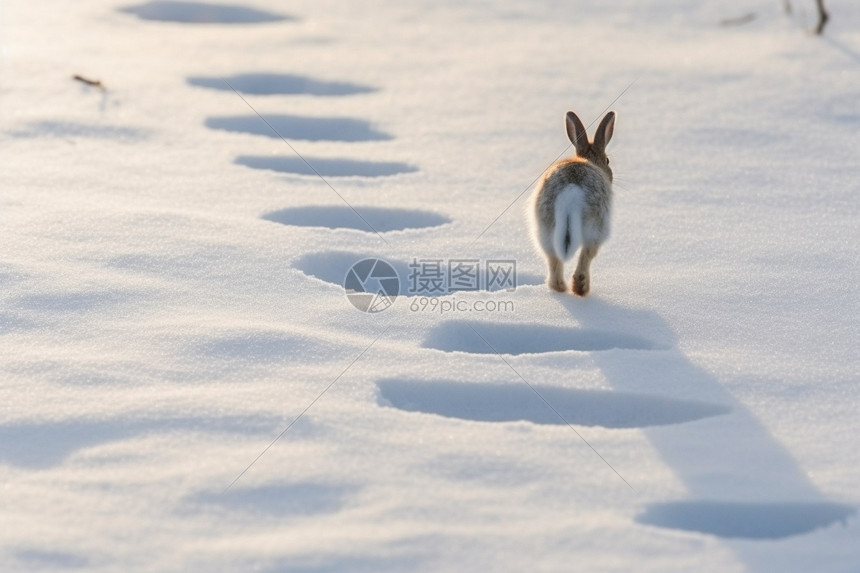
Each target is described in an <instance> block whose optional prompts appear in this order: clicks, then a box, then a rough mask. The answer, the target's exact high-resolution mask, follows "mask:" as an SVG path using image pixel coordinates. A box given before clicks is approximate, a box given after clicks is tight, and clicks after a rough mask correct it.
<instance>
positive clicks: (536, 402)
mask: <svg viewBox="0 0 860 573" xmlns="http://www.w3.org/2000/svg"><path fill="white" fill-rule="evenodd" d="M376 385H377V387H378V390H379V404H380V405H382V406H391V407H394V408H398V409H400V410H405V411H407V412H421V413H425V414H436V415H439V416H445V417H447V418H458V419H461V420H473V421H477V422H514V421H520V420H523V421H527V422H532V423H534V424H553V425H566V424H567V423H570V424H576V425H580V426H601V427H604V428H644V427H647V426H661V425H667V424H681V423H684V422H692V421H694V420H700V419H702V418H708V417H711V416H718V415H721V414H728V413H729V411H730V409H729V408H727V407H725V406H722V405H719V404H713V403H708V402H699V401H692V400H679V399H676V398H669V397H666V396H654V395H649V394H635V393H629V392H615V391H607V390H578V389H573V388H560V387H557V386H535V389H536V390H537V392H538V393H540V396H542V397H543V398H544V399H546V401H547V402H549V403H550V404H552V407H553V408H554V409H555V411H553V409H551V408H550V407H549V406H547V404H546V402H544V401H543V400H541V398H540V396H538V395H537V394H536V393H535V392H534V391H533V390H532V389H531V388H529V387H528V386H527V385H526V384H524V383H522V382H504V383H494V382H489V383H484V382H482V383H469V382H456V381H449V380H398V379H387V380H380V381H378V382H377V383H376ZM556 412H558V414H561V417H559V415H558V414H556ZM562 418H563V419H562Z"/></svg>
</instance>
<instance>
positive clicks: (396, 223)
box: [262, 205, 451, 233]
mask: <svg viewBox="0 0 860 573" xmlns="http://www.w3.org/2000/svg"><path fill="white" fill-rule="evenodd" d="M262 219H264V220H266V221H272V222H273V223H280V224H281V225H291V226H298V227H325V228H328V229H355V230H357V231H365V232H368V233H372V232H373V231H377V232H379V233H386V232H388V231H403V230H405V229H424V228H427V227H437V226H439V225H444V224H446V223H450V222H451V219H449V218H448V217H445V216H444V215H440V214H438V213H433V212H431V211H419V210H417V209H389V208H385V207H367V206H362V205H357V206H355V207H354V208H350V207H347V206H345V205H335V206H316V205H313V206H308V207H291V208H289V209H281V210H280V211H272V212H271V213H266V214H265V215H263V216H262Z"/></svg>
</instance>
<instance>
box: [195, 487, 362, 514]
mask: <svg viewBox="0 0 860 573" xmlns="http://www.w3.org/2000/svg"><path fill="white" fill-rule="evenodd" d="M350 492H351V489H350V488H347V487H343V486H331V485H324V484H318V483H299V484H270V485H264V486H257V487H253V486H251V487H235V488H231V489H230V490H229V491H227V492H223V491H214V492H205V493H199V494H196V495H194V496H191V497H189V498H187V499H186V504H187V505H191V506H194V507H196V508H219V509H223V510H229V511H238V512H244V513H254V514H266V515H272V516H277V517H289V516H303V515H314V514H318V513H331V512H334V511H337V510H339V509H340V508H341V507H343V504H344V500H345V499H346V498H347V496H348V495H349V493H350Z"/></svg>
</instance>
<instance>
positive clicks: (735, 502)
mask: <svg viewBox="0 0 860 573" xmlns="http://www.w3.org/2000/svg"><path fill="white" fill-rule="evenodd" d="M556 296H558V297H559V301H560V304H561V305H562V306H563V307H564V308H565V309H566V310H567V311H568V312H569V313H570V314H571V316H572V317H573V318H574V319H576V321H577V322H578V323H579V324H580V325H581V327H582V328H584V329H592V328H593V329H597V328H606V327H607V325H611V326H612V328H613V329H614V330H617V331H621V332H628V333H635V334H637V335H639V336H642V335H645V336H648V337H651V338H652V339H653V338H656V339H657V340H658V341H659V346H660V347H662V348H668V349H667V350H655V351H641V350H639V351H632V352H630V351H620V352H619V351H613V352H609V353H607V352H594V353H592V356H593V359H594V361H595V363H596V365H597V366H598V367H599V368H600V370H601V371H602V373H603V375H604V376H605V378H606V380H607V381H608V383H609V384H610V385H611V386H612V387H613V388H614V389H616V390H618V391H623V392H651V391H656V392H659V393H661V394H665V395H671V396H674V397H679V398H691V399H699V400H702V399H706V400H708V401H712V402H717V403H720V404H722V405H724V406H726V407H728V408H730V409H731V412H730V413H729V414H728V415H726V416H718V417H713V418H707V419H702V420H698V421H696V422H694V423H693V424H696V425H698V426H697V427H696V426H691V425H687V424H684V425H671V426H653V427H648V428H644V429H643V430H642V431H643V432H644V433H645V435H646V436H647V437H648V439H649V440H650V441H651V443H652V444H653V446H654V448H655V449H656V450H657V452H658V453H659V454H660V456H661V457H662V458H663V460H664V461H665V462H666V463H667V464H668V465H669V467H670V468H672V470H673V471H674V472H675V474H676V475H677V476H678V478H679V479H680V480H681V481H682V482H683V484H684V486H685V488H686V489H687V491H688V492H689V496H690V499H689V500H684V501H668V502H665V503H655V504H650V505H648V506H647V507H646V508H645V510H644V512H643V513H641V514H640V515H639V516H638V517H637V521H638V522H640V523H643V524H648V525H657V526H661V527H669V528H673V529H680V530H686V531H696V532H702V533H708V534H711V535H716V536H718V537H725V538H746V539H777V538H782V537H787V536H789V535H797V534H802V533H807V532H809V531H812V530H814V529H816V528H819V527H824V526H827V525H831V524H832V523H834V522H837V521H844V520H845V519H847V518H848V517H850V516H851V515H853V514H854V508H852V507H850V506H847V505H842V504H838V503H833V502H829V501H827V499H826V498H825V496H824V494H822V493H821V492H820V491H818V489H817V488H816V487H815V485H814V484H813V483H812V482H811V481H810V480H809V478H808V477H807V475H806V472H805V471H804V470H803V469H802V468H801V467H800V466H799V465H798V463H797V461H796V460H795V459H794V458H793V457H792V456H791V454H790V453H789V452H788V451H787V450H786V449H785V448H784V447H783V446H782V445H781V444H780V443H779V442H778V441H777V440H776V439H775V438H774V437H773V436H772V435H771V434H770V433H769V432H768V430H767V429H766V428H765V427H764V425H763V424H762V423H761V422H759V421H758V420H757V419H756V417H755V415H754V414H753V413H752V412H750V411H749V410H748V409H747V408H746V407H744V406H743V404H741V403H740V402H738V401H737V400H736V399H735V398H734V397H733V396H732V395H731V393H729V392H728V391H727V390H726V389H725V388H724V387H723V386H722V384H720V382H719V381H718V380H717V379H716V378H715V377H714V376H713V375H711V374H710V373H708V372H707V371H705V370H704V369H702V368H700V367H698V366H696V365H695V364H693V363H692V362H691V361H690V360H689V359H688V358H687V356H686V355H685V354H684V353H683V352H682V351H681V350H680V349H678V347H677V337H676V335H675V333H674V332H673V331H672V329H671V328H670V327H669V325H668V324H667V323H666V321H665V320H663V319H662V318H661V317H660V316H659V315H658V314H656V313H655V312H652V311H648V310H642V309H629V308H625V307H622V306H618V305H614V304H611V303H608V302H606V301H603V300H601V299H600V298H599V297H595V296H592V297H589V298H586V299H578V298H574V297H569V296H568V297H567V298H564V295H556ZM631 469H632V468H631ZM628 471H630V470H628ZM627 477H628V479H629V480H630V481H632V482H634V483H635V481H636V478H635V475H628V476H627ZM739 551H740V548H739ZM742 557H750V558H752V554H750V555H746V556H742ZM745 560H747V559H745Z"/></svg>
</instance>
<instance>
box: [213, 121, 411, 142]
mask: <svg viewBox="0 0 860 573" xmlns="http://www.w3.org/2000/svg"><path fill="white" fill-rule="evenodd" d="M264 117H265V118H266V121H262V120H261V119H260V117H259V116H257V115H256V114H254V115H238V116H225V117H210V118H207V119H206V122H205V123H206V127H208V128H210V129H219V130H223V131H232V132H236V133H249V134H251V135H264V136H266V137H273V138H276V139H279V138H280V137H283V138H284V139H287V140H293V139H294V140H303V141H347V142H357V141H386V140H391V139H394V137H393V136H392V135H390V134H388V133H385V132H384V131H379V130H378V129H376V128H375V127H373V125H372V124H371V123H370V122H368V121H365V120H363V119H353V118H349V117H302V116H298V115H284V114H278V115H265V116H264ZM269 126H271V127H269ZM273 128H274V130H275V131H277V133H275V131H273V130H272V129H273Z"/></svg>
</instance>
